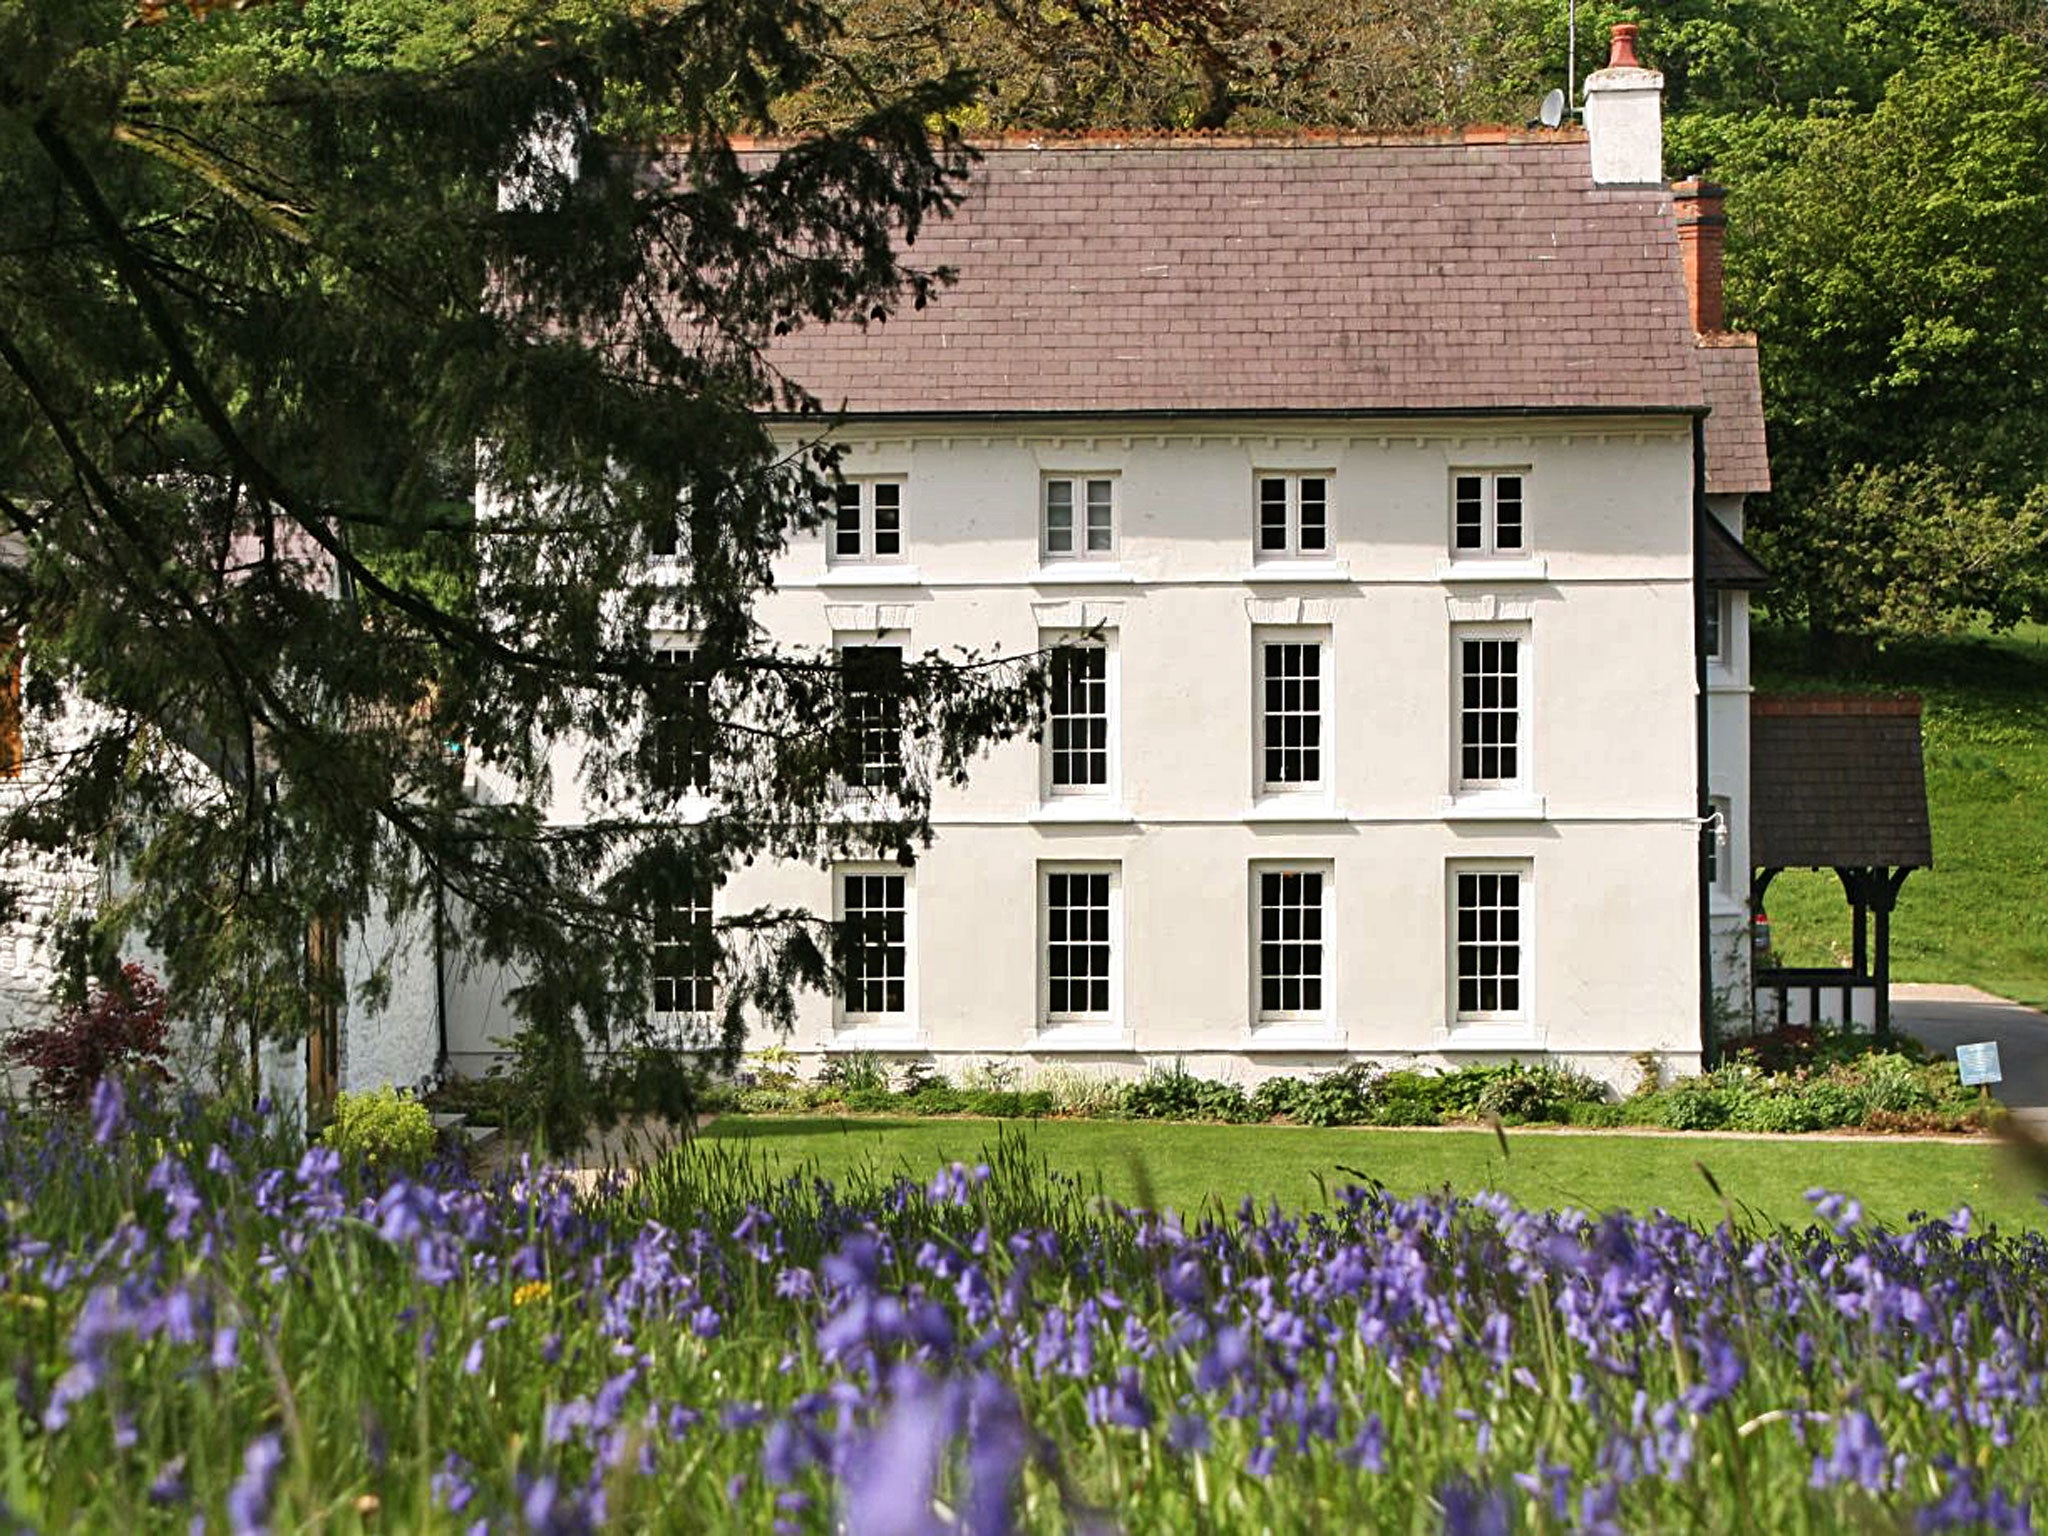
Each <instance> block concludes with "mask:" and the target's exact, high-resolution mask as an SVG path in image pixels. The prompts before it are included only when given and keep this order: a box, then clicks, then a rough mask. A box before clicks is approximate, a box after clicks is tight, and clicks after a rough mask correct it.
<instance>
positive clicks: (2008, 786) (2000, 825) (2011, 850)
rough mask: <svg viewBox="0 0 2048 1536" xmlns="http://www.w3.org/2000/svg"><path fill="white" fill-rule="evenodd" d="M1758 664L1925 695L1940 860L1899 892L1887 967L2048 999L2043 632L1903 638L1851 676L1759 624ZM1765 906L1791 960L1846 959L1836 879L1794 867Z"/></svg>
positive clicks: (2046, 1002)
mask: <svg viewBox="0 0 2048 1536" xmlns="http://www.w3.org/2000/svg"><path fill="white" fill-rule="evenodd" d="M1754 671H1755V678H1756V683H1757V687H1758V688H1759V689H1760V690H1763V691H1768V692H1774V693H1783V692H1807V691H1812V692H1838V691H1850V692H1864V691H1870V690H1882V691H1901V692H1911V693H1918V694H1919V695H1921V697H1922V698H1923V699H1924V700H1925V701H1926V703H1925V713H1924V715H1923V729H1924V733H1925V740H1926V747H1927V800H1928V810H1929V814H1930V815H1931V817H1932V819H1933V826H1934V863H1935V867H1934V868H1933V869H1931V870H1921V871H1919V872H1917V873H1915V874H1914V875H1912V876H1911V877H1910V878H1909V879H1908V880H1907V881H1906V885H1905V889H1904V891H1903V892H1902V893H1901V895H1900V898H1899V910H1898V912H1897V914H1896V915H1895V917H1894V918H1893V922H1892V975H1893V977H1894V978H1895V979H1896V980H1899V981H1951V982H1969V983H1971V984H1973V985H1976V986H1980V987H1983V988H1985V989H1986V990H1987V991H1991V992H1996V993H1999V994H2001V995H2002V996H2005V997H2011V998H2016V999H2018V1000H2019V1001H2021V1002H2024V1003H2029V1004H2031V1005H2033V1006H2035V1007H2048V905H2044V902H2043V899H2042V898H2043V893H2044V891H2048V628H2043V627H2041V626H2038V625H2035V626H2026V627H2023V628H2022V629H2021V630H2019V631H2018V632H2017V633H2016V634H2013V635H2008V636H2001V637H1999V638H1997V639H1995V640H1993V639H1983V638H1966V639H1960V640H1948V641H1927V642H1918V643H1914V644H1901V645H1895V646H1892V647H1889V648H1887V650H1886V651H1885V652H1884V654H1883V655H1881V656H1879V657H1877V658H1876V659H1875V660H1874V661H1873V662H1871V663H1870V664H1869V665H1868V666H1867V667H1863V668H1861V669H1858V670H1857V671H1856V672H1854V673H1846V674H1845V673H1842V672H1829V673H1822V672H1819V671H1816V670H1814V669H1813V668H1812V667H1810V666H1809V665H1807V664H1806V661H1805V658H1804V656H1803V654H1802V651H1801V637H1799V636H1797V635H1791V634H1783V633H1777V632H1773V631H1769V630H1763V631H1759V632H1758V635H1757V637H1756V649H1755V668H1754ZM1769 905H1770V913H1771V925H1772V930H1773V934H1774V937H1775V939H1776V942H1777V945H1778V950H1779V953H1780V954H1781V955H1782V956H1784V957H1785V958H1786V960H1787V961H1788V962H1789V963H1791V964H1795V965H1829V964H1846V963H1847V957H1848V946H1849V911H1848V907H1847V905H1846V904H1845V903H1844V901H1843V899H1842V890H1841V885H1840V883H1839V882H1838V881H1837V880H1836V879H1835V877H1834V876H1833V875H1832V874H1830V873H1826V872H1822V871H1808V870H1788V871H1787V872H1785V873H1784V874H1782V875H1780V876H1779V877H1778V878H1777V880H1776V881H1775V882H1774V883H1773V884H1772V886H1771V893H1770V899H1769Z"/></svg>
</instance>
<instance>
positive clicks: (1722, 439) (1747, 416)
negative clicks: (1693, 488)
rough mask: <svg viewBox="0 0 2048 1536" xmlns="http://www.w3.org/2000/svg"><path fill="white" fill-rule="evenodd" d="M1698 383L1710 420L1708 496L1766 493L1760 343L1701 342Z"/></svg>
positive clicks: (1726, 337)
mask: <svg viewBox="0 0 2048 1536" xmlns="http://www.w3.org/2000/svg"><path fill="white" fill-rule="evenodd" d="M1699 359H1700V382H1701V384H1702V385H1704V386H1705V388H1706V392H1707V404H1708V405H1709V406H1711V407H1712V410H1711V411H1710V413H1709V414H1708V416H1707V428H1706V435H1707V492H1708V494H1709V495H1715V494H1718V493H1720V492H1722V491H1730V492H1734V491H1768V490H1769V489H1770V488H1771V460H1770V455H1769V453H1768V452H1767V451H1766V448H1765V445H1764V390H1763V384H1762V382H1761V380H1760V379H1759V378H1758V376H1757V362H1756V338H1755V337H1754V336H1747V335H1740V334H1729V333H1724V334H1721V335H1715V336H1702V337H1701V338H1700V342H1699Z"/></svg>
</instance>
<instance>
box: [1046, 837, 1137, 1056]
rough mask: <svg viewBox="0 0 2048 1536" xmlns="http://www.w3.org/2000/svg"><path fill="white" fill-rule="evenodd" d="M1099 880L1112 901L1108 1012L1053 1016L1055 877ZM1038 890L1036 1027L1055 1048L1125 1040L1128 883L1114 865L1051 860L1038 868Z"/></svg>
mask: <svg viewBox="0 0 2048 1536" xmlns="http://www.w3.org/2000/svg"><path fill="white" fill-rule="evenodd" d="M1074 875H1100V876H1104V877H1106V878H1107V880H1108V882H1109V885H1108V902H1109V933H1108V944H1109V975H1108V977H1107V981H1108V997H1109V1008H1108V1011H1107V1012H1096V1011H1094V1010H1076V1009H1072V1008H1068V1009H1065V1010H1062V1011H1058V1012H1055V1011H1054V1009H1053V997H1052V986H1053V976H1052V969H1053V967H1052V945H1053V931H1052V930H1053V922H1052V916H1053V909H1052V883H1053V879H1054V877H1055V876H1074ZM1036 879H1037V882H1038V890H1037V896H1036V905H1037V908H1038V959H1037V966H1036V969H1037V972H1038V1027H1039V1033H1040V1036H1041V1038H1044V1037H1047V1036H1050V1037H1053V1043H1061V1042H1066V1043H1095V1044H1106V1043H1111V1042H1115V1041H1118V1040H1120V1039H1121V1037H1122V1034H1123V1018H1124V959H1125V951H1124V882H1123V865H1122V863H1121V862H1119V861H1116V860H1104V859H1096V860H1048V861H1044V862H1041V863H1040V864H1039V866H1038V869H1037V874H1036ZM1091 942H1092V941H1091Z"/></svg>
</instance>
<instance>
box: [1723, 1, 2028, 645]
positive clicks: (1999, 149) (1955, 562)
mask: <svg viewBox="0 0 2048 1536" xmlns="http://www.w3.org/2000/svg"><path fill="white" fill-rule="evenodd" d="M2044 143H2048V68H2044V65H2043V57H2042V55H2041V54H2040V53H2039V52H2038V51H2036V50H2034V49H2033V48H2031V47H2030V46H2028V45H2027V44H2026V43H2024V42H2023V41H2020V40H2017V39H2006V40H2003V41H1999V42H1989V43H1982V44H1979V45H1978V46H1977V47H1975V48H1973V49H1971V50H1969V51H1968V52H1965V53H1962V54H1959V55H1957V56H1955V57H1953V58H1952V59H1949V60H1947V61H1946V62H1943V63H1939V64H1934V65H1928V66H1923V67H1919V68H1916V69H1913V70H1909V71H1906V72H1903V73H1901V74H1899V75H1898V76H1896V77H1894V79H1893V80H1892V82H1891V83H1890V85H1889V86H1888V87H1887V88H1886V90H1885V93H1884V96H1883V98H1882V100H1881V101H1879V103H1878V104H1877V106H1876V108H1875V110H1873V111H1872V112H1870V113H1869V114H1868V115H1867V116H1846V117H1840V118H1816V119H1813V120H1811V121H1810V122H1808V123H1807V124H1805V125H1804V127H1803V129H1802V131H1801V133H1800V134H1799V136H1798V139H1797V141H1796V147H1795V149H1794V152H1793V155H1792V158H1791V159H1790V160H1789V161H1788V162H1787V163H1785V164H1784V165H1782V166H1781V167H1778V168H1776V169H1759V170H1757V171H1755V172H1754V173H1752V174H1750V175H1748V176H1746V177H1745V178H1743V179H1742V180H1740V181H1738V182H1736V184H1735V187H1734V194H1733V197H1732V199H1731V204H1730V211H1731V219H1730V223H1731V230H1732V234H1731V242H1730V251H1729V260H1730V269H1729V289H1730V297H1731V302H1732V304H1733V306H1734V308H1735V310H1736V312H1737V314H1738V316H1739V317H1740V318H1741V319H1743V320H1745V321H1747V322H1748V323H1751V324H1753V325H1754V326H1755V327H1756V329H1757V330H1758V331H1759V332H1760V333H1761V334H1762V337H1763V352H1762V356H1763V365H1764V389H1765V398H1766V401H1767V403H1768V406H1769V409H1770V412H1771V429H1772V465H1773V474H1774V477H1775V481H1776V486H1777V488H1776V490H1775V491H1774V493H1773V494H1772V496H1771V497H1770V498H1769V499H1768V501H1767V502H1766V503H1765V504H1764V505H1763V506H1762V507H1761V508H1760V509H1759V515H1758V519H1757V527H1758V529H1759V534H1760V542H1761V543H1762V545H1763V548H1764V550H1765V554H1766V558H1767V559H1769V560H1770V561H1771V562H1772V565H1773V568H1774V570H1775V571H1776V573H1777V583H1776V585H1775V587H1774V588H1773V594H1772V605H1773V608H1774V609H1776V610H1777V611H1779V612H1782V613H1784V614H1786V615H1787V616H1789V617H1793V618H1796V619H1799V620H1802V621H1804V622H1806V623H1807V624H1808V625H1809V626H1811V628H1812V629H1814V630H1815V631H1816V632H1817V633H1818V634H1819V635H1820V636H1821V637H1823V639H1825V638H1826V637H1828V636H1832V635H1838V634H1840V635H1855V634H1865V635H1878V634H1883V633H1901V632H1904V633H1931V632H1939V631H1942V630H1946V629H1951V628H1954V627H1956V626H1958V625H1961V624H1964V623H1967V622H1969V621H1971V620H1972V619H1974V618H1978V617H1986V618H1989V619H1990V620H1991V621H1993V622H1994V623H2010V622H2012V621H2014V620H2016V619H2019V618H2021V617H2024V616H2026V615H2028V614H2037V615H2038V614H2040V613H2043V612H2044V611H2048V540H2044V533H2048V525H2044V513H2048V184H2044V182H2043V181H2042V178H2041V172H2040V154H2041V146H2042V145H2043V144H2044Z"/></svg>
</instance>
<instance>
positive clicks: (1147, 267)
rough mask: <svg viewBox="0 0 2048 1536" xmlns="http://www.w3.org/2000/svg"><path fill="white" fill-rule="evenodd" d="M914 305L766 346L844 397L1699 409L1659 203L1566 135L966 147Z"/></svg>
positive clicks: (1116, 408)
mask: <svg viewBox="0 0 2048 1536" xmlns="http://www.w3.org/2000/svg"><path fill="white" fill-rule="evenodd" d="M911 256H912V258H913V259H914V260H916V261H917V262H919V263H920V264H924V265H940V264H944V265H949V266H952V267H953V268H955V269H956V270H957V272H958V274H959V280H958V282H956V283H955V284H953V285H952V286H951V287H950V288H947V289H946V290H944V291H943V292H942V293H940V295H939V296H938V298H937V300H936V301H935V302H934V303H933V304H932V305H931V306H930V307H929V308H928V309H926V310H924V311H921V312H908V311H906V312H904V313H901V314H899V315H897V316H896V317H895V318H893V319H891V320H889V321H887V322H886V323H883V324H876V325H871V326H868V327H866V328H864V329H863V328H860V327H856V326H852V325H834V326H826V327H813V328H810V329H806V330H803V331H800V332H798V333H797V334H795V335H794V336H791V337H788V338H785V339H784V340H782V341H779V342H777V343H776V344H775V346H774V348H773V351H772V354H771V355H772V357H773V359H774V361H775V362H776V363H777V364H778V365H779V366H780V367H782V368H783V369H784V370H785V371H786V372H787V373H788V374H789V375H790V376H791V377H793V378H795V379H796V380H798V381H799V382H801V383H802V384H804V385H806V386H807V387H808V388H810V390H811V391H812V392H813V393H814V394H815V395H817V396H818V398H819V399H820V400H821V402H822V403H823V404H824V405H825V406H826V407H827V408H828V409H837V408H840V407H844V408H845V409H847V410H849V411H851V412H853V413H855V414H870V413H874V414H893V413H951V412H961V413H983V412H990V413H994V412H1096V413H1110V412H1130V411H1142V412H1166V411H1234V412H1243V411H1289V410H1318V411H1361V412H1365V411H1390V412H1403V411H1417V410H1422V411H1456V410H1482V411H1490V410H1503V409H1505V410H1529V411H1548V410H1617V411H1635V410H1645V409H1648V410H1658V409H1675V410H1689V409H1698V408H1699V407H1701V406H1702V405H1704V404H1705V396H1704V394H1703V393H1702V388H1701V383H1700V371H1699V365H1698V363H1697V362H1696V360H1695V348H1694V345H1693V334H1692V329H1691V325H1690V322H1689V320H1688V317H1687V309H1686V298H1685V291H1684V287H1683V279H1682V277H1681V274H1680V268H1679V259H1678V243H1677V239H1676V236H1675V234H1674V225H1673V222H1672V211H1671V199H1670V195H1669V194H1668V193H1667V192H1665V191H1663V190H1661V189H1655V188H1651V189H1641V188H1619V187H1614V188H1609V187H1600V188H1596V187H1595V186H1594V185H1593V182H1592V176H1591V172H1590V168H1589V160H1588V155H1587V146H1586V140H1585V136H1584V135H1583V133H1580V132H1576V131H1568V132H1559V133H1543V134H1523V133H1508V132H1501V131H1494V132H1491V133H1487V134H1468V135H1466V136H1465V137H1464V138H1462V139H1460V138H1447V137H1434V138H1424V139H1409V140H1403V141H1359V140H1346V139H1341V138H1303V139H1297V140H1288V141H1259V140H1244V139H1227V140H1214V141H1207V142H1200V143H1189V142H1187V141H1185V140H1144V139H1135V140H1111V141H1103V140H1089V139H1083V140H1078V141H1067V142H1063V143H1048V144H1044V145H1039V146H1035V147H1018V146H1015V145H1008V144H1006V145H1004V146H1001V147H996V148H991V149H988V150H986V151H985V152H984V158H983V159H982V160H981V161H980V162H979V163H978V164H977V165H976V167H975V169H974V175H973V182H972V190H971V191H970V193H969V194H968V197H967V199H966V201H965V203H964V204H963V206H962V207H961V208H960V209H959V210H958V211H957V212H956V213H955V214H954V215H953V216H952V217H951V218H948V219H944V220H940V221H938V222H936V223H935V224H934V225H932V226H930V227H929V228H928V230H927V232H926V234H925V235H924V237H923V238H921V239H920V240H919V241H918V243H917V245H916V246H915V247H914V248H913V249H912V251H911Z"/></svg>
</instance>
